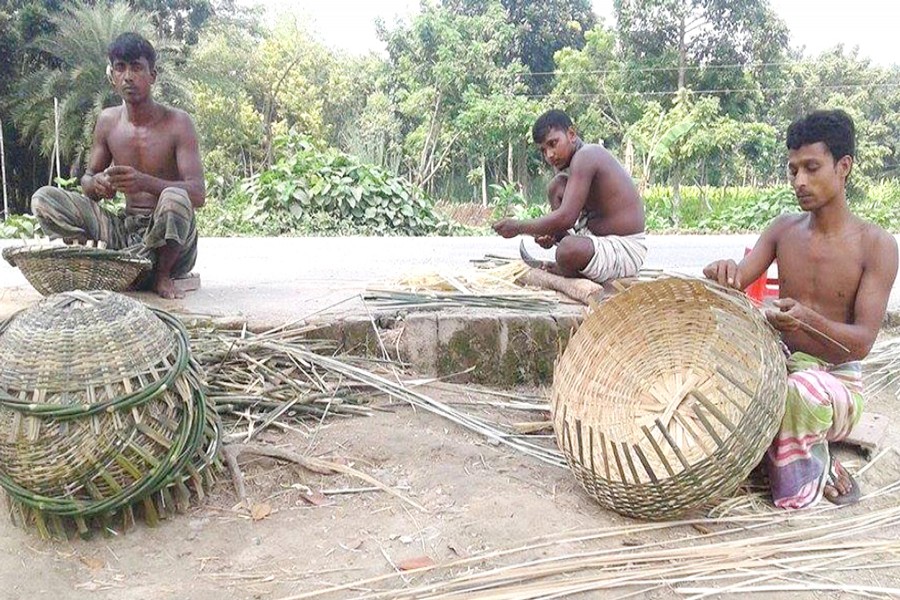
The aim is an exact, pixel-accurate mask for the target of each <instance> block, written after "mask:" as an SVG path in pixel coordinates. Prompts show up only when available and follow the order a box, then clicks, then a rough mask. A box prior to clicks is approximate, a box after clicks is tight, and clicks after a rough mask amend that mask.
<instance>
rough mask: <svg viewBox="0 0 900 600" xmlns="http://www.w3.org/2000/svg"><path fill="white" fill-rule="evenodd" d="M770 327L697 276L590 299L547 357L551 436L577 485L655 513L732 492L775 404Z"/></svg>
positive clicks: (766, 437)
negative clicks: (560, 348)
mask: <svg viewBox="0 0 900 600" xmlns="http://www.w3.org/2000/svg"><path fill="white" fill-rule="evenodd" d="M786 391H787V370H786V367H785V361H784V355H783V353H782V351H781V349H780V346H779V342H778V339H777V337H776V335H775V332H774V331H773V330H772V329H771V327H770V326H769V325H768V323H767V322H766V320H765V318H764V317H763V316H762V315H761V314H760V313H759V312H758V311H757V310H756V309H755V308H754V307H753V306H752V305H751V304H750V302H749V301H748V300H747V299H746V298H745V297H744V296H743V295H738V294H730V293H728V292H724V291H722V290H721V289H720V288H713V287H711V286H710V284H707V283H705V282H703V281H701V280H695V279H686V278H684V279H682V278H663V279H658V280H655V281H649V282H643V283H639V284H636V285H634V286H633V287H631V288H629V289H628V290H626V291H624V292H622V293H620V294H617V295H616V296H613V297H612V298H610V299H609V300H607V301H605V302H603V303H602V304H600V305H599V306H596V307H595V308H594V309H593V310H592V312H591V313H590V314H589V315H588V316H587V318H586V319H585V321H584V323H583V324H582V325H581V327H580V328H579V329H578V331H577V332H576V334H575V335H574V336H573V338H572V340H571V341H570V342H569V344H568V346H567V347H566V350H565V352H564V354H563V355H562V357H561V358H560V360H559V361H558V363H557V365H556V371H555V376H554V383H553V392H552V413H553V421H554V428H555V432H556V439H557V443H558V444H559V447H560V448H561V449H562V451H563V453H564V454H565V455H566V459H567V461H568V463H569V466H570V468H571V469H572V471H573V472H574V474H575V476H576V478H577V479H578V480H579V482H581V484H582V485H583V486H584V488H585V490H587V492H588V493H589V494H590V495H591V496H593V497H594V498H595V499H596V500H597V501H598V502H599V503H600V504H601V505H603V506H604V507H606V508H610V509H612V510H615V511H617V512H619V513H622V514H624V515H628V516H632V517H640V518H646V519H654V520H662V519H671V518H676V517H678V516H681V515H682V514H684V513H685V512H687V511H689V510H691V509H693V508H696V507H699V506H701V505H703V504H706V503H710V502H713V501H715V500H716V499H719V498H722V497H724V496H727V495H729V494H731V493H733V492H734V490H735V489H736V488H737V487H738V485H740V483H741V482H742V481H743V480H744V479H745V478H746V477H747V475H748V474H749V473H750V471H752V470H753V468H754V467H755V466H756V465H757V464H758V463H759V461H760V460H761V459H762V456H763V453H764V452H765V450H766V448H767V447H768V446H769V444H770V443H771V441H772V439H773V438H774V436H775V434H776V432H777V429H778V427H779V424H780V422H781V416H782V414H783V412H784V399H785V394H786Z"/></svg>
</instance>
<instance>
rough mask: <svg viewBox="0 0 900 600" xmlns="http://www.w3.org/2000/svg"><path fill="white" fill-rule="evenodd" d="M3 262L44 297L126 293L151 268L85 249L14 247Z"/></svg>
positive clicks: (128, 257) (126, 256) (122, 255)
mask: <svg viewBox="0 0 900 600" xmlns="http://www.w3.org/2000/svg"><path fill="white" fill-rule="evenodd" d="M3 258H4V259H6V261H7V262H8V263H9V264H11V265H12V266H14V267H18V268H19V270H20V271H22V275H24V276H25V279H27V280H28V283H30V284H31V285H32V286H34V289H36V290H37V291H38V292H40V293H41V294H43V295H45V296H47V295H49V294H57V293H60V292H68V291H71V290H112V291H125V290H127V289H128V288H129V287H131V285H132V284H133V283H134V282H135V281H136V280H137V279H138V277H139V276H140V275H141V274H142V273H144V272H147V271H149V270H150V269H151V268H152V267H153V264H152V262H151V261H150V260H149V259H147V258H143V257H139V256H135V255H134V254H130V253H128V252H121V251H117V250H107V249H105V248H89V247H86V246H29V245H25V246H16V247H10V248H4V249H3Z"/></svg>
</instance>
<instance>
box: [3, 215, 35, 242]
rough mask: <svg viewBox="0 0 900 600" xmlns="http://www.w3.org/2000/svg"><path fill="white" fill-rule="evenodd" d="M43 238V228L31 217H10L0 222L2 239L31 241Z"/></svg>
mask: <svg viewBox="0 0 900 600" xmlns="http://www.w3.org/2000/svg"><path fill="white" fill-rule="evenodd" d="M40 236H41V226H40V225H38V222H37V219H36V218H34V217H33V216H31V215H10V216H9V217H8V218H7V219H6V220H5V221H0V239H16V240H17V239H29V238H35V237H40Z"/></svg>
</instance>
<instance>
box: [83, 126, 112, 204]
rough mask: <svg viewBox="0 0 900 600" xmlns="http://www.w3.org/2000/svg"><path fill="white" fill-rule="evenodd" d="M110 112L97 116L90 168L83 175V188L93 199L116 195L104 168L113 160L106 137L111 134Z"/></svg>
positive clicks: (89, 161) (89, 160)
mask: <svg viewBox="0 0 900 600" xmlns="http://www.w3.org/2000/svg"><path fill="white" fill-rule="evenodd" d="M110 123H111V119H110V113H109V112H108V111H106V110H104V111H102V112H101V113H100V116H99V117H97V124H96V125H95V126H94V143H93V144H92V145H91V156H90V158H89V159H88V168H87V170H86V171H85V173H84V175H82V177H81V189H82V190H84V194H85V195H86V196H87V197H88V198H91V199H92V200H101V199H103V198H112V197H113V196H115V195H116V189H115V188H114V187H113V186H112V184H111V183H110V181H109V177H107V176H106V174H105V173H104V172H103V170H104V169H105V168H106V167H108V166H109V164H110V163H111V162H112V153H111V152H110V151H109V145H108V144H107V143H106V138H107V136H108V135H109V128H110Z"/></svg>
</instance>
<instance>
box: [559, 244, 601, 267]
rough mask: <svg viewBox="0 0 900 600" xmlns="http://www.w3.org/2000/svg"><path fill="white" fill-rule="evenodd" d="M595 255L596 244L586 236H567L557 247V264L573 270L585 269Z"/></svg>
mask: <svg viewBox="0 0 900 600" xmlns="http://www.w3.org/2000/svg"><path fill="white" fill-rule="evenodd" d="M593 256H594V244H593V242H591V240H589V239H588V238H585V237H578V236H574V235H570V236H566V237H564V238H563V239H561V240H560V242H559V245H558V246H557V247H556V262H557V264H558V265H559V266H561V267H563V268H564V269H567V270H569V271H572V272H581V271H583V270H584V269H585V267H587V266H588V263H590V262H591V258H592V257H593Z"/></svg>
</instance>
